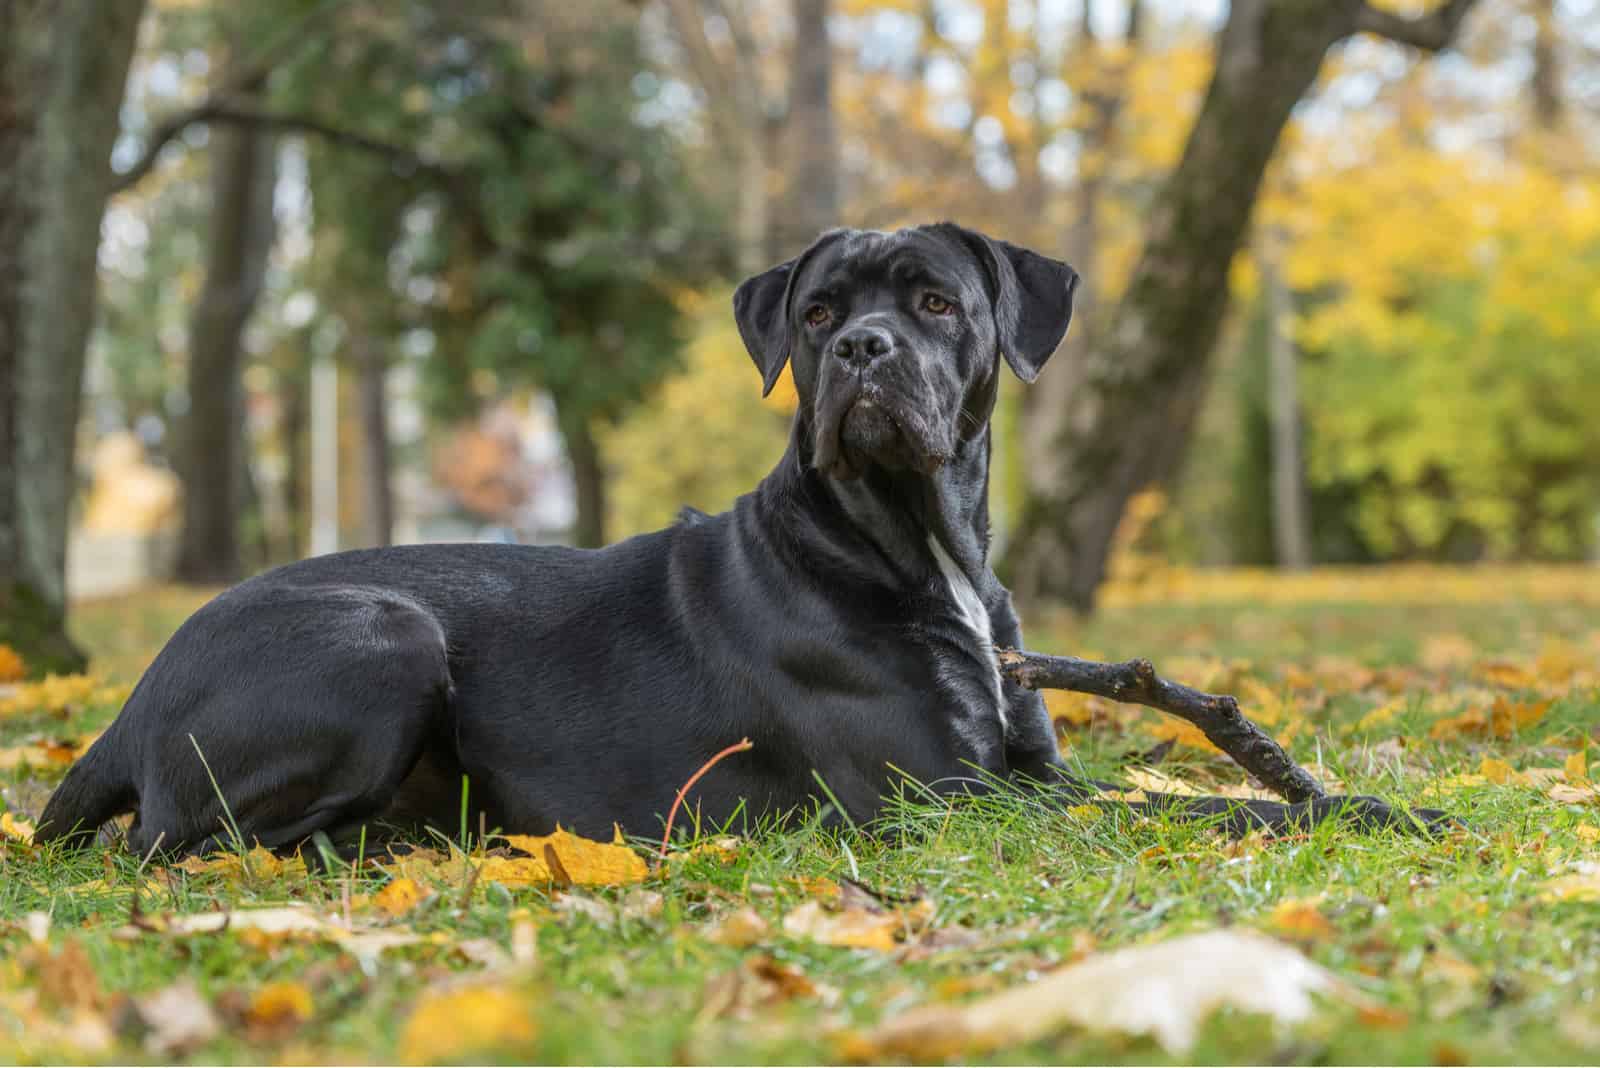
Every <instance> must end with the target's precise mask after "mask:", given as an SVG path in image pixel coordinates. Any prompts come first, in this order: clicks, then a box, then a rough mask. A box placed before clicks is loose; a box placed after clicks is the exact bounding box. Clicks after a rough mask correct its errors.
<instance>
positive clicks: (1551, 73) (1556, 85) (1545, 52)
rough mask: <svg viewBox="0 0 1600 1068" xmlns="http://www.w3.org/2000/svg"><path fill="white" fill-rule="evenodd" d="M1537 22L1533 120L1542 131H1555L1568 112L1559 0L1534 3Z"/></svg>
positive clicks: (1535, 0) (1534, 44)
mask: <svg viewBox="0 0 1600 1068" xmlns="http://www.w3.org/2000/svg"><path fill="white" fill-rule="evenodd" d="M1534 21H1535V30H1534V38H1533V79H1532V81H1533V118H1534V122H1535V123H1537V124H1538V126H1539V129H1541V130H1554V129H1555V128H1557V127H1558V126H1560V125H1561V119H1562V116H1563V114H1564V113H1565V112H1566V100H1565V98H1564V97H1563V96H1562V92H1561V59H1560V54H1559V52H1558V51H1557V48H1558V44H1557V42H1558V37H1557V33H1556V0H1534Z"/></svg>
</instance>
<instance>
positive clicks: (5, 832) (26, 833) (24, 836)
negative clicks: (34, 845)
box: [0, 812, 33, 843]
mask: <svg viewBox="0 0 1600 1068" xmlns="http://www.w3.org/2000/svg"><path fill="white" fill-rule="evenodd" d="M0 839H10V840H11V841H13V842H24V843H26V842H32V841H33V824H31V823H29V822H28V821H27V820H25V819H22V818H21V817H20V816H13V815H12V814H11V813H9V812H0Z"/></svg>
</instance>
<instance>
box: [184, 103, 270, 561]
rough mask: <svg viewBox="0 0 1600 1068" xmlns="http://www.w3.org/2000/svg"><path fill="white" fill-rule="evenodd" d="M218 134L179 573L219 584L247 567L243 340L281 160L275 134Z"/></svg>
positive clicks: (196, 333) (219, 130) (198, 310)
mask: <svg viewBox="0 0 1600 1068" xmlns="http://www.w3.org/2000/svg"><path fill="white" fill-rule="evenodd" d="M211 136H212V143H213V145H214V146H215V147H214V149H213V152H212V159H211V229H210V235H209V240H210V249H209V256H208V259H207V263H206V280H205V284H204V287H203V288H202V289H201V291H200V296H199V299H198V300H197V301H196V303H195V308H194V317H193V320H192V321H191V324H190V328H189V413H188V416H187V417H186V419H185V422H184V426H183V438H182V444H181V447H180V449H179V452H178V457H177V459H178V465H177V466H178V474H179V475H180V476H181V477H182V479H183V534H182V538H181V540H180V542H179V549H178V578H179V579H180V580H181V581H184V582H193V583H198V584H206V585H218V584H225V583H231V582H234V581H237V580H238V578H239V575H240V556H239V536H238V531H239V502H240V499H241V497H242V486H241V484H240V479H239V473H240V471H241V468H242V464H243V459H242V455H243V451H244V447H245V437H244V393H243V383H242V381H241V371H242V363H243V358H244V350H243V346H242V342H243V337H244V328H245V324H246V323H247V322H248V321H249V319H250V314H251V312H252V311H253V310H254V308H255V304H256V299H257V298H258V297H259V296H260V295H261V284H262V279H263V276H264V275H265V273H266V266H267V257H268V255H269V254H270V252H271V250H272V239H273V212H272V207H273V205H272V194H273V184H274V181H275V178H276V174H277V168H276V166H275V160H274V157H275V154H276V153H275V148H274V144H273V141H272V138H271V137H270V136H268V135H266V134H263V133H261V132H259V131H257V130H253V129H249V128H246V127H238V126H226V127H223V126H219V127H216V128H214V129H213V131H212V134H211Z"/></svg>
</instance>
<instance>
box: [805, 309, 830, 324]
mask: <svg viewBox="0 0 1600 1068" xmlns="http://www.w3.org/2000/svg"><path fill="white" fill-rule="evenodd" d="M831 317H832V314H831V313H830V312H829V311H828V309H827V308H825V307H823V306H822V305H821V304H813V305H811V307H809V308H807V309H806V322H807V323H808V324H810V325H811V326H821V325H822V324H823V323H825V322H827V321H828V320H829V318H831Z"/></svg>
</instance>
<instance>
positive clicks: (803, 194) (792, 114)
mask: <svg viewBox="0 0 1600 1068" xmlns="http://www.w3.org/2000/svg"><path fill="white" fill-rule="evenodd" d="M829 6H830V4H829V0H793V6H792V13H793V16H794V44H793V46H792V49H791V51H792V55H793V59H792V62H791V63H790V75H789V110H788V123H787V126H788V129H787V131H786V132H787V136H788V166H787V167H786V168H785V176H786V178H787V180H788V181H787V184H786V185H785V187H784V191H785V193H786V194H787V195H786V196H785V198H784V199H785V201H786V202H785V203H784V204H783V205H782V206H781V208H780V210H779V211H778V213H777V216H778V225H777V227H776V231H777V233H776V236H777V255H776V257H774V258H776V259H782V258H785V257H788V256H793V255H796V254H797V253H798V252H799V251H800V250H801V249H803V248H805V247H806V246H807V245H809V244H810V243H811V242H812V241H813V240H815V239H816V236H817V235H818V234H820V233H822V232H823V231H824V230H831V229H832V228H834V227H836V226H839V225H841V224H842V223H843V220H842V219H841V218H840V217H839V204H840V197H839V180H840V176H839V136H838V132H837V130H836V128H835V125H836V124H835V122H834V113H833V42H832V40H831V39H830V38H829V36H828V8H829Z"/></svg>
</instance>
